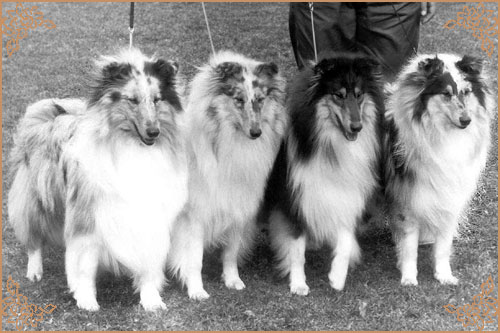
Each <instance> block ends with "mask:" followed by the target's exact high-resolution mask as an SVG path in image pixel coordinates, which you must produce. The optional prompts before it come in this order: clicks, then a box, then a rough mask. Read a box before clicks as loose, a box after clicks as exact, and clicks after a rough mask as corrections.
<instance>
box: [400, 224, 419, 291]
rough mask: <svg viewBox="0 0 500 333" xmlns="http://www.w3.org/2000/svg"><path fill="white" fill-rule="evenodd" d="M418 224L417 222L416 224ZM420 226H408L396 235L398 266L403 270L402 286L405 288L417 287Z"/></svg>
mask: <svg viewBox="0 0 500 333" xmlns="http://www.w3.org/2000/svg"><path fill="white" fill-rule="evenodd" d="M415 223H416V222H415ZM418 237H419V229H418V226H409V225H406V226H405V227H404V228H403V229H401V230H400V231H398V234H397V235H396V245H397V250H398V266H399V269H400V270H401V284H402V285H403V286H416V285H418V282H417V257H418Z"/></svg>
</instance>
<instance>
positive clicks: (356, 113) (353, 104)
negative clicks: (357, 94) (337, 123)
mask: <svg viewBox="0 0 500 333" xmlns="http://www.w3.org/2000/svg"><path fill="white" fill-rule="evenodd" d="M345 107H346V109H347V113H348V116H347V118H348V119H346V121H345V122H344V135H345V137H346V139H347V140H349V141H355V140H356V139H357V138H358V133H359V132H360V131H361V130H362V129H363V124H362V123H361V111H360V108H359V105H358V102H357V100H356V98H354V96H348V97H347V100H346V105H345Z"/></svg>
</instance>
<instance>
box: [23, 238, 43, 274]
mask: <svg viewBox="0 0 500 333" xmlns="http://www.w3.org/2000/svg"><path fill="white" fill-rule="evenodd" d="M42 275H43V263H42V246H41V244H40V246H39V247H37V248H36V249H28V271H27V273H26V277H27V278H28V279H29V280H30V281H32V282H37V281H40V280H41V279H42Z"/></svg>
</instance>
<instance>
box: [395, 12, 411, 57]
mask: <svg viewBox="0 0 500 333" xmlns="http://www.w3.org/2000/svg"><path fill="white" fill-rule="evenodd" d="M391 6H392V10H393V11H394V14H396V16H397V17H398V21H399V25H400V26H401V29H402V30H403V33H404V34H405V38H406V41H407V42H408V44H409V45H411V42H410V38H409V37H408V33H407V32H406V28H405V26H404V24H403V22H402V21H401V17H400V16H399V13H398V11H397V10H396V7H394V4H392V3H391ZM412 50H413V55H414V56H416V55H417V50H416V49H415V46H413V47H412Z"/></svg>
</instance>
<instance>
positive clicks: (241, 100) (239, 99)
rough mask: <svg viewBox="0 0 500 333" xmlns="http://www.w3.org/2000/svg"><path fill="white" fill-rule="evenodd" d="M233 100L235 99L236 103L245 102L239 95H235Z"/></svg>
mask: <svg viewBox="0 0 500 333" xmlns="http://www.w3.org/2000/svg"><path fill="white" fill-rule="evenodd" d="M234 101H235V102H236V103H238V104H244V103H245V101H244V100H243V98H241V97H235V98H234Z"/></svg>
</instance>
